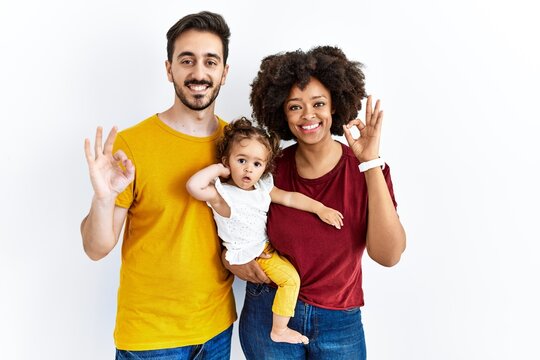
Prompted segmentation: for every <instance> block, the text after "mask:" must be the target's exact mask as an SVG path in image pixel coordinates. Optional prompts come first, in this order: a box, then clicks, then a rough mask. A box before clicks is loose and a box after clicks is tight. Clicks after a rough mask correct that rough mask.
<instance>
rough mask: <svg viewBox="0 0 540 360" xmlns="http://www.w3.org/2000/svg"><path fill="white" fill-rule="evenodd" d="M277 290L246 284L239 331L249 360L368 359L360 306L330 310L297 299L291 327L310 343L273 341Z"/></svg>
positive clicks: (290, 323) (261, 285)
mask: <svg viewBox="0 0 540 360" xmlns="http://www.w3.org/2000/svg"><path fill="white" fill-rule="evenodd" d="M275 293H276V290H275V289H274V288H272V287H270V286H268V285H265V284H252V283H249V282H248V283H247V285H246V298H245V300H244V308H243V309H242V315H241V316H240V327H239V332H240V343H241V345H242V350H243V351H244V355H245V356H246V358H247V359H248V360H265V359H266V360H289V359H291V360H300V359H308V358H309V359H313V360H317V359H321V360H322V359H324V360H328V359H330V360H345V359H347V360H349V359H355V360H358V359H361V360H364V359H366V343H365V339H364V328H363V326H362V315H361V312H360V308H353V309H350V310H328V309H322V308H320V307H316V306H313V305H309V304H306V303H304V302H302V301H297V303H296V308H295V310H294V317H293V318H291V320H290V322H289V327H290V328H292V329H294V330H296V331H299V332H300V333H302V334H303V335H305V336H307V337H308V339H309V344H308V345H303V344H287V343H277V342H273V341H272V340H271V339H270V330H271V328H272V310H271V309H272V301H273V300H274V295H275Z"/></svg>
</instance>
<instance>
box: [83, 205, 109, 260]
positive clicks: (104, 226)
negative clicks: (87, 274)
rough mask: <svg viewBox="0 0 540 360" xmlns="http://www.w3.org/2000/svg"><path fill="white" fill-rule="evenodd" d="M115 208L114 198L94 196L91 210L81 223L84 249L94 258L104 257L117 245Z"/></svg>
mask: <svg viewBox="0 0 540 360" xmlns="http://www.w3.org/2000/svg"><path fill="white" fill-rule="evenodd" d="M114 208H115V203H114V199H112V200H110V199H108V200H97V199H95V198H94V199H92V206H91V207H90V212H89V213H88V215H87V216H86V217H85V218H84V219H83V221H82V223H81V235H82V239H83V247H84V251H85V253H86V255H88V257H89V258H90V259H92V260H99V259H102V258H103V257H105V256H106V255H107V254H108V253H109V252H110V251H111V250H112V249H113V248H114V246H115V245H116V241H117V239H116V233H115V229H114Z"/></svg>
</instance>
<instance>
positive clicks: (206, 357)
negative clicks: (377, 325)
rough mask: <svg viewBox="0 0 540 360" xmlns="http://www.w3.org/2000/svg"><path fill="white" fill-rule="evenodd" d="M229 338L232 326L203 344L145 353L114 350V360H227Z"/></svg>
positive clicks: (229, 354)
mask: <svg viewBox="0 0 540 360" xmlns="http://www.w3.org/2000/svg"><path fill="white" fill-rule="evenodd" d="M231 336H232V325H231V326H230V327H229V328H228V329H227V330H225V331H223V332H222V333H220V334H219V335H216V336H214V337H213V338H212V339H210V340H208V341H207V342H205V343H204V344H200V345H191V346H182V347H177V348H173V349H161V350H147V351H128V350H116V360H135V359H144V360H158V359H159V360H227V359H230V357H231Z"/></svg>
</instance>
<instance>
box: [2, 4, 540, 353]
mask: <svg viewBox="0 0 540 360" xmlns="http://www.w3.org/2000/svg"><path fill="white" fill-rule="evenodd" d="M350 3H352V2H350V1H347V2H345V1H344V2H343V3H341V2H339V1H315V0H312V1H271V2H254V1H236V2H235V1H228V2H225V1H210V0H208V1H204V2H200V1H190V2H187V1H155V2H150V1H134V0H131V1H127V0H121V1H103V0H94V1H87V2H84V1H68V0H49V1H26V0H19V1H15V0H13V1H10V0H1V2H0V47H1V56H0V91H1V93H0V95H1V96H0V101H1V105H0V106H1V115H2V118H1V134H2V137H1V141H0V155H1V165H0V167H1V169H2V173H1V176H0V189H1V192H2V196H1V200H0V210H1V216H0V241H1V243H0V245H1V248H0V291H1V294H2V295H1V296H0V304H1V305H0V331H1V334H0V349H1V352H2V353H1V355H0V357H1V358H2V359H38V358H39V359H91V360H94V359H112V358H113V354H114V345H113V340H112V332H113V327H114V316H115V311H116V290H117V286H118V270H119V257H120V253H119V246H118V247H117V249H115V251H114V252H113V253H111V254H110V255H109V256H108V257H107V258H105V259H103V260H101V261H99V262H92V261H91V260H89V259H88V258H87V257H86V256H85V254H84V252H83V250H82V246H81V239H80V235H79V223H80V220H81V219H82V217H83V216H84V215H85V214H86V212H87V210H88V207H89V204H90V199H91V195H92V193H91V186H90V182H89V180H88V176H87V168H86V163H85V159H84V154H83V139H84V138H85V137H91V136H93V134H94V131H95V127H96V126H97V125H103V126H104V127H105V128H106V129H107V130H108V129H109V128H110V127H111V126H113V125H118V126H119V128H121V129H122V128H125V127H128V126H130V125H132V124H134V123H136V122H138V121H140V120H142V119H144V118H146V117H148V116H149V115H151V114H153V113H156V112H160V111H163V110H164V109H166V108H167V107H168V106H170V104H171V103H172V101H173V91H172V87H171V85H170V84H169V83H168V82H167V79H166V76H165V71H164V60H165V58H166V52H165V45H166V41H165V33H166V31H167V30H168V28H169V27H170V26H171V25H172V24H173V23H174V22H176V21H177V20H178V19H179V18H180V17H182V16H183V15H185V14H187V13H191V12H196V11H200V10H206V9H207V10H212V11H216V12H219V13H221V14H223V15H224V16H225V18H226V20H227V21H228V23H229V25H230V27H231V30H232V38H231V45H230V58H229V64H230V72H229V77H228V82H227V84H226V85H225V87H223V88H222V91H221V94H220V96H219V98H218V105H217V113H218V114H220V115H221V116H222V117H224V118H225V119H229V120H230V119H233V118H236V117H238V116H241V115H247V116H249V115H250V113H251V111H250V107H249V102H248V94H249V90H250V87H249V84H250V83H251V81H252V79H253V77H254V76H255V74H256V71H257V69H258V66H259V62H260V60H261V59H262V57H264V56H265V55H269V54H272V53H275V52H278V51H285V50H294V49H298V48H302V49H309V48H310V47H312V46H315V45H323V44H329V45H337V46H339V47H341V48H342V49H343V50H344V51H345V53H346V54H347V55H348V56H349V58H351V59H354V60H358V61H361V62H363V63H364V64H365V65H366V68H365V72H366V76H367V88H368V92H369V93H371V94H373V95H374V96H375V97H377V98H381V99H382V101H383V108H384V110H385V125H384V128H383V140H382V145H381V146H382V151H381V153H382V155H383V156H384V157H385V158H386V160H387V161H388V163H389V164H390V165H391V166H392V171H393V180H394V185H395V191H396V196H397V200H398V203H399V207H398V211H399V213H400V216H401V219H402V221H403V224H404V226H405V228H406V231H407V235H408V248H407V251H406V252H405V254H404V256H403V258H402V261H401V263H400V264H399V265H398V266H396V267H394V268H391V269H386V268H382V267H380V266H377V265H375V264H374V263H373V261H371V260H370V259H369V258H368V257H367V256H366V257H365V259H364V267H365V275H364V277H365V293H366V306H365V307H364V308H363V316H364V325H365V330H366V337H367V344H368V355H369V358H370V359H375V360H385V359H411V360H412V359H414V360H418V359H426V360H433V359H437V360H445V359H452V360H454V359H539V358H540V350H538V346H537V345H535V344H536V343H537V340H538V336H539V335H540V333H539V331H538V324H539V323H540V310H539V307H538V304H539V303H540V294H539V291H538V288H539V285H538V284H539V281H538V279H537V276H535V275H534V274H538V273H539V271H538V265H537V263H538V262H537V258H538V253H539V252H540V245H539V244H538V242H539V240H540V236H539V232H538V219H537V217H538V215H539V212H538V210H537V205H538V202H539V200H540V196H539V190H538V184H539V183H540V176H539V172H538V165H539V162H538V159H537V156H538V154H540V149H539V145H538V140H537V132H538V131H539V127H538V122H539V121H540V116H539V115H540V111H539V110H538V107H537V105H535V104H537V101H538V97H539V95H540V91H539V90H538V85H539V84H540V66H539V64H540V47H539V46H538V35H539V34H540V25H539V23H538V19H537V17H538V14H539V13H540V11H539V10H540V5H537V4H538V3H537V2H535V1H532V0H531V1H526V0H514V1H512V2H511V3H512V5H509V4H510V2H509V1H499V0H454V1H445V2H442V1H433V0H409V1H399V0H377V1H375V0H372V1H366V0H360V1H357V2H355V3H356V5H350ZM347 4H349V5H347ZM243 285H244V284H243V283H242V282H241V281H237V282H236V283H235V294H236V298H237V305H238V309H240V308H241V305H242V301H243V292H244V291H243ZM232 358H233V359H243V356H242V352H241V350H240V347H239V342H238V338H237V334H236V333H235V335H234V340H233V354H232Z"/></svg>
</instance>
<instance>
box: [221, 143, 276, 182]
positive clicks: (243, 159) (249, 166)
mask: <svg viewBox="0 0 540 360" xmlns="http://www.w3.org/2000/svg"><path fill="white" fill-rule="evenodd" d="M267 159H268V150H267V149H266V147H264V145H263V144H261V143H260V142H259V141H257V140H255V139H243V140H241V141H237V142H235V143H234V144H233V145H232V148H231V152H230V154H229V158H228V161H227V167H228V168H229V169H230V170H231V180H232V182H233V183H234V185H236V186H238V187H239V188H241V189H244V190H252V189H254V185H255V183H256V182H257V181H259V179H260V178H261V176H262V174H263V172H264V169H266V161H267Z"/></svg>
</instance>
